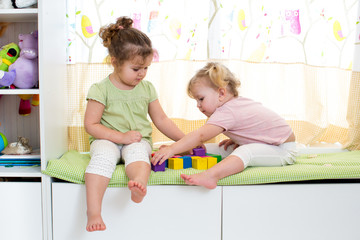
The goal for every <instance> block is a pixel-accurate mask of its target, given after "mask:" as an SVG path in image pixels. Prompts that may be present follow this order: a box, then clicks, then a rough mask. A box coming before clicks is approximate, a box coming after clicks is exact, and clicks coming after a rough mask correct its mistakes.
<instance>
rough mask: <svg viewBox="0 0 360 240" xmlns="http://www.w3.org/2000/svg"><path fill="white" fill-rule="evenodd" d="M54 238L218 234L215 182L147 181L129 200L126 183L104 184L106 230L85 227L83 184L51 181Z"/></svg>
mask: <svg viewBox="0 0 360 240" xmlns="http://www.w3.org/2000/svg"><path fill="white" fill-rule="evenodd" d="M52 185H53V231H54V240H68V239H76V240H85V239H86V240H92V239H94V240H95V239H117V238H119V239H128V240H131V239H157V240H168V239H171V240H184V239H187V240H191V239H193V240H199V239H206V240H220V239H221V187H218V188H216V189H214V190H206V189H204V188H201V187H191V186H149V187H148V194H147V196H146V198H145V199H144V201H143V202H142V203H140V204H135V203H133V202H132V201H131V200H130V191H129V190H128V189H127V188H108V189H107V191H106V193H105V197H104V202H103V219H104V221H105V222H106V225H107V230H106V231H103V232H94V233H88V232H86V230H85V226H86V222H87V220H86V201H85V186H84V185H79V184H71V183H53V184H52Z"/></svg>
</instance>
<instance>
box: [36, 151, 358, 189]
mask: <svg viewBox="0 0 360 240" xmlns="http://www.w3.org/2000/svg"><path fill="white" fill-rule="evenodd" d="M89 161H90V155H89V154H88V153H85V154H84V153H80V152H77V151H74V150H72V151H68V152H66V153H65V154H64V155H62V156H61V157H60V158H59V159H52V160H49V162H48V164H47V167H46V169H45V170H42V173H43V174H46V175H49V176H51V177H54V178H58V179H61V180H64V181H68V182H73V183H78V184H84V183H85V181H84V174H85V169H86V167H87V165H88V164H89ZM201 171H204V170H197V169H194V168H188V169H180V170H173V169H169V168H166V170H165V171H164V172H153V171H151V175H150V178H149V182H148V185H166V184H172V185H184V184H185V182H184V181H183V180H182V179H181V178H180V174H181V173H185V174H195V173H198V172H201ZM357 178H360V151H350V152H341V153H327V154H316V155H314V154H311V155H310V154H303V155H300V156H298V157H297V161H296V163H295V164H293V165H287V166H283V167H248V168H246V169H245V170H244V171H243V172H241V173H238V174H234V175H232V176H228V177H226V178H223V179H221V180H220V181H219V182H218V185H219V186H226V185H249V184H266V183H279V182H296V181H308V180H325V179H357ZM128 180H129V179H128V177H127V176H126V174H125V167H124V165H123V164H119V165H117V166H116V169H115V172H114V173H113V175H112V178H111V180H110V183H109V187H126V186H127V183H128Z"/></svg>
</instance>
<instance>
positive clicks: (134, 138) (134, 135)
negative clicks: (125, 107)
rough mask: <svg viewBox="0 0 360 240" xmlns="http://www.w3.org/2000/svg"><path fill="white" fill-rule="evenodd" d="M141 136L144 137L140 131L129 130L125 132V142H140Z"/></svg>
mask: <svg viewBox="0 0 360 240" xmlns="http://www.w3.org/2000/svg"><path fill="white" fill-rule="evenodd" d="M141 138H142V135H141V133H139V132H138V131H128V132H126V133H124V136H123V144H130V143H134V142H140V141H141Z"/></svg>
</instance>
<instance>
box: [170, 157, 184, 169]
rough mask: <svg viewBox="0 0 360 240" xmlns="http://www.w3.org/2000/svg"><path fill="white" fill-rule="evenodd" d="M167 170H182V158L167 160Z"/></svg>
mask: <svg viewBox="0 0 360 240" xmlns="http://www.w3.org/2000/svg"><path fill="white" fill-rule="evenodd" d="M168 161H169V163H168V165H169V168H171V169H183V168H184V165H183V159H182V158H169V159H168Z"/></svg>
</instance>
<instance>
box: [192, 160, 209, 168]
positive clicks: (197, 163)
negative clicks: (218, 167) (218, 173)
mask: <svg viewBox="0 0 360 240" xmlns="http://www.w3.org/2000/svg"><path fill="white" fill-rule="evenodd" d="M191 160H192V167H193V168H195V169H198V170H206V169H207V158H203V157H191Z"/></svg>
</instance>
